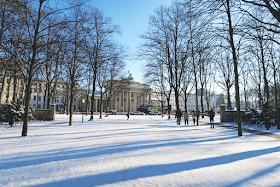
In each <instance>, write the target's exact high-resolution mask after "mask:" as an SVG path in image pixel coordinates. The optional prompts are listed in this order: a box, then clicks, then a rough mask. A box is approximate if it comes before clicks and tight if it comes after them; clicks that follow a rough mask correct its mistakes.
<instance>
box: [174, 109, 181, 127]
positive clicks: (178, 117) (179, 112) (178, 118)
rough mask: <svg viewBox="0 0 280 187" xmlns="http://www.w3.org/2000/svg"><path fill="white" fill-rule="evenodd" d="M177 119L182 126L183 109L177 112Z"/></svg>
mask: <svg viewBox="0 0 280 187" xmlns="http://www.w3.org/2000/svg"><path fill="white" fill-rule="evenodd" d="M175 116H176V118H177V125H181V117H182V112H181V109H179V110H177V111H176V115H175Z"/></svg>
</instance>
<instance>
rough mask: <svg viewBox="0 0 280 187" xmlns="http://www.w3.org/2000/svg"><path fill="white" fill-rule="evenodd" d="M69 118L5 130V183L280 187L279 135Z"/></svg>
mask: <svg viewBox="0 0 280 187" xmlns="http://www.w3.org/2000/svg"><path fill="white" fill-rule="evenodd" d="M204 120H205V121H207V118H206V119H204ZM215 120H216V119H215ZM67 122H68V117H67V116H66V115H57V116H56V121H55V123H61V124H56V125H48V123H46V122H38V123H34V124H30V126H29V131H28V136H27V137H20V134H21V127H15V128H3V127H1V128H0V142H1V147H0V186H13V187H14V186H52V187H53V186H60V187H61V186H79V187H80V186H85V187H87V186H280V178H279V175H280V140H278V139H275V138H270V137H265V136H259V135H255V134H250V133H246V132H244V133H243V136H242V137H238V136H237V131H235V130H231V129H227V128H223V127H219V126H216V128H215V129H214V130H213V129H211V128H210V126H209V125H208V124H201V125H200V126H194V125H189V126H178V125H176V120H175V119H171V120H168V119H167V118H166V117H165V118H161V117H160V116H131V117H130V119H129V120H128V121H127V120H126V117H125V116H110V117H104V118H103V119H98V118H96V119H95V121H85V122H84V123H81V116H78V115H77V116H74V119H73V125H72V126H68V123H67ZM207 122H208V121H207ZM191 124H192V122H191Z"/></svg>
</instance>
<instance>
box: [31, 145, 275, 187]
mask: <svg viewBox="0 0 280 187" xmlns="http://www.w3.org/2000/svg"><path fill="white" fill-rule="evenodd" d="M275 152H280V147H275V148H268V149H262V150H253V151H247V152H242V153H236V154H231V155H225V156H220V157H214V158H206V159H200V160H193V161H187V162H178V163H173V164H158V165H148V166H140V167H134V168H130V169H126V170H121V171H115V172H108V173H102V174H97V175H90V176H85V177H78V178H72V179H67V180H63V181H55V182H50V183H45V184H38V185H34V186H37V187H47V186H52V187H54V186H71V184H72V185H73V184H79V185H80V186H99V185H106V184H114V183H118V182H123V181H129V180H134V179H139V178H146V177H153V176H161V175H168V174H172V173H177V172H182V171H187V170H194V169H200V168H206V167H211V166H217V165H223V164H228V163H232V162H235V161H240V160H245V159H248V158H253V157H257V156H261V155H265V154H270V153H275ZM277 167H279V165H276V166H275V167H273V168H269V169H267V170H264V171H261V172H260V173H257V174H256V175H254V176H251V177H253V178H254V177H258V176H259V175H262V174H267V173H268V172H270V171H271V169H276V168H277ZM251 177H250V178H248V179H244V180H242V181H239V182H237V183H234V184H230V186H235V185H237V186H238V185H239V184H242V183H244V182H245V181H246V180H249V179H251Z"/></svg>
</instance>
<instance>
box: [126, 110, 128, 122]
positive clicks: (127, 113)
mask: <svg viewBox="0 0 280 187" xmlns="http://www.w3.org/2000/svg"><path fill="white" fill-rule="evenodd" d="M126 117H127V120H128V119H129V112H128V113H127V114H126Z"/></svg>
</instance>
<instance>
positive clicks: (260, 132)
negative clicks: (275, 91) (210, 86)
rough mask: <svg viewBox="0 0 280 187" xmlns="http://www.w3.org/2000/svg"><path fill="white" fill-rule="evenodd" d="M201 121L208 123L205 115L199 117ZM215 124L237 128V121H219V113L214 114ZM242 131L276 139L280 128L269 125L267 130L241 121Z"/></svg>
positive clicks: (279, 136) (278, 136) (279, 135)
mask: <svg viewBox="0 0 280 187" xmlns="http://www.w3.org/2000/svg"><path fill="white" fill-rule="evenodd" d="M199 121H200V122H202V123H209V117H208V116H205V117H204V118H200V119H199ZM214 121H215V125H216V126H219V127H224V128H228V129H233V130H238V127H237V123H235V122H222V123H221V122H220V115H216V116H215V118H214ZM242 132H247V133H253V134H257V135H262V136H268V137H272V138H276V139H280V130H279V129H277V127H276V126H273V127H271V128H270V129H269V130H267V129H266V128H261V127H259V126H257V125H253V124H252V125H250V126H249V125H247V124H245V123H242Z"/></svg>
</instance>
